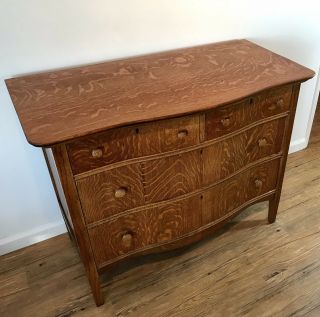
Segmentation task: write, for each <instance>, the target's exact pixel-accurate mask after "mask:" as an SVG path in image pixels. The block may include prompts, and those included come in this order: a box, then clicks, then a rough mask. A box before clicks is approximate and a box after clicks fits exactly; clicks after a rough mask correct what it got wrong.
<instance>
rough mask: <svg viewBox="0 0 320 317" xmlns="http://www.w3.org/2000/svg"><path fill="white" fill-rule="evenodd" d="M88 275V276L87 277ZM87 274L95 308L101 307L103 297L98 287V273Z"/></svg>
mask: <svg viewBox="0 0 320 317" xmlns="http://www.w3.org/2000/svg"><path fill="white" fill-rule="evenodd" d="M89 274H90V276H89ZM89 274H88V279H89V283H90V287H91V291H92V294H93V298H94V301H95V303H96V305H97V306H101V305H103V304H104V297H103V293H102V290H101V286H100V280H99V275H98V272H97V271H95V272H91V273H89Z"/></svg>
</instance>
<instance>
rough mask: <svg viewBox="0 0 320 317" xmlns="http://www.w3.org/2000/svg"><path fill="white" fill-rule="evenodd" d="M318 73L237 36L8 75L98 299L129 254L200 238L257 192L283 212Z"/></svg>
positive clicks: (253, 198) (25, 127)
mask: <svg viewBox="0 0 320 317" xmlns="http://www.w3.org/2000/svg"><path fill="white" fill-rule="evenodd" d="M313 75H314V73H313V71H311V70H309V69H307V68H305V67H303V66H300V65H298V64H296V63H294V62H292V61H290V60H288V59H286V58H284V57H281V56H279V55H277V54H275V53H272V52H270V51H268V50H266V49H264V48H262V47H260V46H258V45H256V44H254V43H252V42H249V41H247V40H234V41H228V42H221V43H216V44H209V45H203V46H197V47H191V48H186V49H178V50H174V51H170V52H163V53H157V54H152V55H145V56H139V57H134V58H129V59H123V60H116V61H110V62H105V63H100V64H95V65H90V66H83V67H76V68H71V69H62V70H58V71H50V72H46V73H39V74H33V75H28V76H23V77H18V78H13V79H8V80H6V84H7V87H8V90H9V93H10V95H11V98H12V101H13V103H14V105H15V108H16V111H17V113H18V116H19V119H20V122H21V125H22V127H23V130H24V132H25V135H26V137H27V140H28V141H29V143H31V144H33V145H35V146H40V147H42V148H43V149H44V153H45V156H46V159H47V163H48V166H49V168H50V172H51V175H52V179H53V183H54V186H55V188H56V192H57V194H58V198H59V202H60V204H61V208H62V211H63V216H64V219H65V222H66V225H67V227H68V230H69V232H70V234H71V235H72V236H73V237H74V238H75V239H74V240H75V242H76V244H77V246H78V248H79V251H80V256H81V259H82V261H83V263H84V266H85V269H86V273H87V277H88V280H89V283H90V286H91V289H92V292H93V295H94V299H95V302H96V304H97V305H101V304H103V302H104V297H103V294H102V292H101V287H100V282H99V274H100V273H101V272H102V270H105V269H106V268H108V267H110V266H111V265H114V264H116V263H117V262H119V261H122V260H124V259H126V258H128V257H131V256H137V255H142V254H148V253H153V252H161V251H165V250H170V249H174V248H178V247H181V246H184V245H187V244H190V243H192V242H195V241H198V240H199V239H201V238H202V237H204V236H205V235H207V234H208V233H211V232H213V231H214V230H216V229H217V228H219V227H220V226H222V225H223V224H224V223H225V222H226V221H228V220H229V219H230V218H232V217H234V216H235V215H237V214H238V213H239V212H241V211H242V210H243V209H245V208H246V207H248V206H249V205H251V204H253V203H256V202H259V201H264V200H266V201H269V213H268V220H269V222H270V223H272V222H274V221H275V218H276V214H277V209H278V204H279V199H280V194H281V187H282V181H283V176H284V170H285V164H286V159H287V154H288V148H289V143H290V137H291V132H292V126H293V121H294V115H295V109H296V104H297V100H298V94H299V89H300V84H301V83H302V82H303V81H305V80H307V79H309V78H311V77H313Z"/></svg>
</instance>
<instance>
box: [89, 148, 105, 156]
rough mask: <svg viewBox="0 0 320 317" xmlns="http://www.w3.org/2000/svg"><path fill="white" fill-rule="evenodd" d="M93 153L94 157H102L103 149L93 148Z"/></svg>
mask: <svg viewBox="0 0 320 317" xmlns="http://www.w3.org/2000/svg"><path fill="white" fill-rule="evenodd" d="M91 155H92V157H94V158H100V157H102V155H103V152H102V149H93V150H92V151H91Z"/></svg>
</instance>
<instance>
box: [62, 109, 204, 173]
mask: <svg viewBox="0 0 320 317" xmlns="http://www.w3.org/2000/svg"><path fill="white" fill-rule="evenodd" d="M181 132H185V133H186V135H179V133H181ZM198 143H199V117H198V116H197V115H195V116H187V117H182V118H177V119H170V120H161V121H157V122H152V123H148V124H139V125H135V126H129V127H123V128H117V129H112V130H110V131H107V132H104V133H99V134H96V135H92V136H87V137H84V138H81V139H78V140H75V141H72V142H70V143H68V144H67V150H68V154H69V158H70V163H71V166H72V170H73V172H74V173H75V174H79V173H82V172H86V171H89V170H92V169H95V168H98V167H101V166H105V165H108V164H112V163H115V162H119V161H123V160H128V159H132V158H136V157H142V156H146V155H152V154H156V153H162V152H167V151H171V150H174V149H181V148H184V147H187V146H191V145H196V144H198ZM96 149H100V150H101V151H102V155H101V157H94V156H93V155H92V151H94V150H96Z"/></svg>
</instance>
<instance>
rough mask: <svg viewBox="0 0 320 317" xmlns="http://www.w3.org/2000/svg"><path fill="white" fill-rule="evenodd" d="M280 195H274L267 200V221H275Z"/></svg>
mask: <svg viewBox="0 0 320 317" xmlns="http://www.w3.org/2000/svg"><path fill="white" fill-rule="evenodd" d="M279 201H280V196H279V195H275V196H274V197H273V198H271V199H270V200H269V211H268V221H269V223H274V222H275V221H276V217H277V213H278V207H279Z"/></svg>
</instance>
